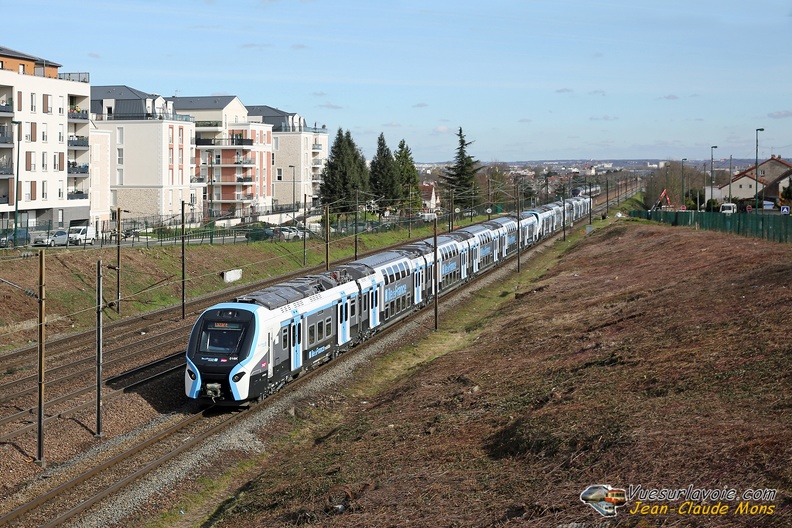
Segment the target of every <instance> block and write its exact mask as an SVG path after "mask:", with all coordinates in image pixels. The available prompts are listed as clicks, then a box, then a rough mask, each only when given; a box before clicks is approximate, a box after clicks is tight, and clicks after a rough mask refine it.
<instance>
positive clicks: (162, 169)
mask: <svg viewBox="0 0 792 528" xmlns="http://www.w3.org/2000/svg"><path fill="white" fill-rule="evenodd" d="M91 116H92V118H93V120H94V124H95V128H96V129H97V130H101V131H105V132H107V133H109V135H110V144H109V146H108V147H109V153H110V163H109V173H108V176H109V177H108V180H109V191H110V199H109V207H110V208H111V209H112V211H116V210H117V209H121V210H122V211H124V214H123V218H134V219H139V220H143V219H148V220H149V223H150V224H152V225H156V224H158V223H159V222H168V221H169V219H173V218H177V219H178V218H179V217H180V216H181V209H182V202H185V203H186V204H189V205H190V210H189V211H190V213H194V214H195V215H196V216H197V217H198V218H201V217H202V214H203V213H202V209H203V203H202V197H203V196H202V195H203V189H204V188H205V187H206V184H205V183H202V182H198V181H194V178H193V173H194V172H195V146H194V145H193V140H194V137H195V124H194V123H193V120H192V117H191V116H189V115H180V114H177V113H176V112H175V111H174V109H173V103H172V102H170V101H167V100H166V99H165V98H164V97H162V96H160V95H157V94H149V93H145V92H142V91H140V90H136V89H134V88H130V87H128V86H123V85H111V86H93V87H92V88H91Z"/></svg>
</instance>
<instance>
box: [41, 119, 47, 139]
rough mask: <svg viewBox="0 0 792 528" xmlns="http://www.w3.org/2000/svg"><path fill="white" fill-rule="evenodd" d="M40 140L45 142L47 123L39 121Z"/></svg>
mask: <svg viewBox="0 0 792 528" xmlns="http://www.w3.org/2000/svg"><path fill="white" fill-rule="evenodd" d="M41 141H43V142H44V143H46V142H47V123H41Z"/></svg>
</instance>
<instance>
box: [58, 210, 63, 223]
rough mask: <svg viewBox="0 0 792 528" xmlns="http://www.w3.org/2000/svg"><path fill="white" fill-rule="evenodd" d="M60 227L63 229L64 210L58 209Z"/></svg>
mask: <svg viewBox="0 0 792 528" xmlns="http://www.w3.org/2000/svg"><path fill="white" fill-rule="evenodd" d="M58 227H63V209H58Z"/></svg>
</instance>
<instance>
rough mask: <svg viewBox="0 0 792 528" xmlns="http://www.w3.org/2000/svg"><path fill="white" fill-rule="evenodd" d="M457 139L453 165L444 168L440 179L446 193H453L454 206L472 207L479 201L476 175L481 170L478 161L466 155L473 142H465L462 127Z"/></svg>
mask: <svg viewBox="0 0 792 528" xmlns="http://www.w3.org/2000/svg"><path fill="white" fill-rule="evenodd" d="M457 137H458V138H459V146H458V147H457V151H456V156H455V157H454V164H453V165H452V166H450V167H446V168H445V171H443V174H442V175H441V176H440V178H441V180H442V186H443V188H444V189H445V191H446V193H447V194H451V193H453V196H454V200H453V201H454V203H455V204H458V205H461V206H463V207H474V206H475V205H476V203H477V202H478V201H479V200H478V194H479V187H478V184H477V183H476V174H477V173H478V171H480V170H481V166H480V165H479V163H478V161H476V160H475V159H473V157H472V156H470V155H469V154H468V153H467V148H468V147H469V146H470V145H471V144H472V143H473V142H472V141H465V135H464V134H463V133H462V127H459V132H458V133H457ZM447 199H448V197H447Z"/></svg>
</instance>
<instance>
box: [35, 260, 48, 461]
mask: <svg viewBox="0 0 792 528" xmlns="http://www.w3.org/2000/svg"><path fill="white" fill-rule="evenodd" d="M44 279H45V268H44V250H43V249H42V250H41V251H39V293H38V303H39V310H38V312H39V313H38V315H39V317H38V319H39V321H38V341H39V342H38V366H39V369H38V400H39V401H38V461H37V462H38V464H39V465H40V466H41V467H44V466H45V463H44V340H45V339H46V334H45V326H46V323H47V312H46V306H45V304H46V295H45V284H46V283H45V282H44Z"/></svg>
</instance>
